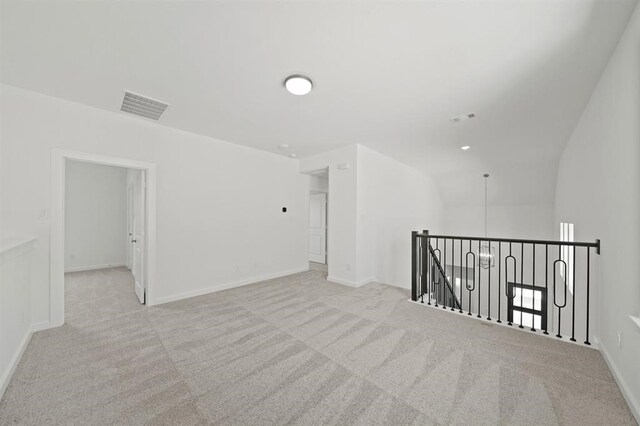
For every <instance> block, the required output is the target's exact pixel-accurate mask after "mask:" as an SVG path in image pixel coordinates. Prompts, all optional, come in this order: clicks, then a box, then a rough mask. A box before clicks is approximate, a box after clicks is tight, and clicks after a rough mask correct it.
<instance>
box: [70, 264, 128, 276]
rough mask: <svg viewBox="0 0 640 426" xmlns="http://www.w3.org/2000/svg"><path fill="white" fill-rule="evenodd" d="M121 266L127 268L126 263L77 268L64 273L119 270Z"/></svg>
mask: <svg viewBox="0 0 640 426" xmlns="http://www.w3.org/2000/svg"><path fill="white" fill-rule="evenodd" d="M121 266H127V265H126V264H124V263H107V264H105V265H92V266H76V267H74V268H64V273H65V274H66V273H68V272H83V271H94V270H96V269H108V268H119V267H121Z"/></svg>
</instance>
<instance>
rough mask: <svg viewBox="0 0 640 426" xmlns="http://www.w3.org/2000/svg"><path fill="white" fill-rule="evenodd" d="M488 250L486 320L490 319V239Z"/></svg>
mask: <svg viewBox="0 0 640 426" xmlns="http://www.w3.org/2000/svg"><path fill="white" fill-rule="evenodd" d="M488 250H489V252H488V255H489V257H488V260H489V268H488V269H487V274H488V277H487V288H488V289H489V293H488V297H487V320H488V321H491V241H489V249H488Z"/></svg>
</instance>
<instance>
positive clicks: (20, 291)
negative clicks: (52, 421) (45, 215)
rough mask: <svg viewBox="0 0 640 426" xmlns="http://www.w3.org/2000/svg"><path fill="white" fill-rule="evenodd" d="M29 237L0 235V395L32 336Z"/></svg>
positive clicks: (30, 243)
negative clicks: (2, 236)
mask: <svg viewBox="0 0 640 426" xmlns="http://www.w3.org/2000/svg"><path fill="white" fill-rule="evenodd" d="M32 245H33V240H32V239H31V238H20V239H18V238H6V239H2V238H0V399H1V398H2V395H3V393H4V391H5V390H6V388H7V386H8V385H9V381H10V380H11V376H12V374H13V371H14V370H15V368H16V366H17V365H18V362H19V361H20V357H21V355H22V352H23V351H24V349H25V347H26V345H27V344H28V343H29V338H30V337H31V266H32V264H31V261H32V256H31V255H32Z"/></svg>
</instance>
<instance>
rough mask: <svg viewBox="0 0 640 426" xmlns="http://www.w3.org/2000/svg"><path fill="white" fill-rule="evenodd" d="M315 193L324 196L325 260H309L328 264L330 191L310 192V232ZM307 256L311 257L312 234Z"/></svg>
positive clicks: (309, 239) (308, 227)
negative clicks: (312, 198) (312, 203)
mask: <svg viewBox="0 0 640 426" xmlns="http://www.w3.org/2000/svg"><path fill="white" fill-rule="evenodd" d="M314 195H322V197H323V198H324V207H323V210H324V211H323V212H322V214H323V215H324V261H323V262H316V261H315V260H311V259H308V260H309V262H316V263H320V264H322V265H326V264H328V259H327V258H328V256H327V239H328V237H329V221H328V218H329V209H328V206H329V200H328V198H329V197H328V195H329V194H328V193H327V192H310V193H309V215H308V216H309V219H308V222H309V225H307V232H309V231H310V230H311V197H313V196H314ZM307 241H308V242H307V257H309V247H310V246H311V238H310V235H309V236H308V238H307Z"/></svg>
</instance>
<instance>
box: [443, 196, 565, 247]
mask: <svg viewBox="0 0 640 426" xmlns="http://www.w3.org/2000/svg"><path fill="white" fill-rule="evenodd" d="M443 225H444V229H443V230H442V231H443V232H442V233H444V234H447V235H463V236H468V237H482V236H484V205H470V206H455V207H447V209H446V215H445V218H444V224H443ZM556 228H557V227H556V226H555V225H554V208H553V205H551V204H530V205H511V206H488V207H487V236H489V237H495V238H524V239H558V235H556V234H555V233H554V231H555V230H556ZM433 231H435V232H434V233H436V232H437V231H438V230H435V229H434V230H433Z"/></svg>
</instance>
